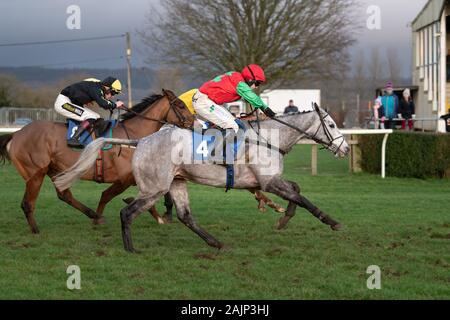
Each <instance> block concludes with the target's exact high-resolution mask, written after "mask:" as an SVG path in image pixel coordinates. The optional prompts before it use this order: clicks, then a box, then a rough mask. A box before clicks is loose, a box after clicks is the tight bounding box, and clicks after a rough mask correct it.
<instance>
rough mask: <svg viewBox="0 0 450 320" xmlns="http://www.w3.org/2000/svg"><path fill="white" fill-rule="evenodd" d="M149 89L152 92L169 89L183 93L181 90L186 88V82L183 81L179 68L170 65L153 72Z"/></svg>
mask: <svg viewBox="0 0 450 320" xmlns="http://www.w3.org/2000/svg"><path fill="white" fill-rule="evenodd" d="M151 89H152V91H153V92H161V90H162V89H170V90H173V91H174V92H175V93H176V94H181V93H183V90H186V84H185V83H184V81H183V75H182V71H181V69H180V68H170V67H167V68H160V69H158V70H157V71H156V72H155V74H154V78H153V81H152V88H151Z"/></svg>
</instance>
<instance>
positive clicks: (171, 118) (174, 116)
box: [162, 89, 195, 128]
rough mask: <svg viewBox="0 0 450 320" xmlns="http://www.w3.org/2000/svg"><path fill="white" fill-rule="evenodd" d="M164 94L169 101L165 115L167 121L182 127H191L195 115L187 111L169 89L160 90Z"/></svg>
mask: <svg viewBox="0 0 450 320" xmlns="http://www.w3.org/2000/svg"><path fill="white" fill-rule="evenodd" d="M162 92H163V94H164V96H165V97H166V98H167V100H168V101H169V106H170V111H169V113H168V115H167V122H169V123H172V124H175V125H178V126H181V127H184V128H192V126H193V125H194V121H195V116H194V115H193V114H192V113H191V112H190V111H189V109H188V108H187V107H186V105H185V104H184V102H183V101H181V100H180V99H178V97H177V96H176V95H175V94H174V93H173V92H172V91H170V90H164V89H163V90H162Z"/></svg>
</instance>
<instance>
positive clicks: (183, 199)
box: [170, 180, 223, 249]
mask: <svg viewBox="0 0 450 320" xmlns="http://www.w3.org/2000/svg"><path fill="white" fill-rule="evenodd" d="M170 195H171V196H172V199H173V201H174V202H175V206H176V209H177V215H178V219H179V220H180V221H181V222H182V223H183V224H184V225H185V226H187V227H188V228H189V229H191V230H192V231H194V232H195V233H196V234H197V235H198V236H199V237H200V238H202V239H203V240H204V241H205V242H206V243H207V244H208V245H209V246H211V247H214V248H217V249H222V248H223V245H222V244H221V243H220V242H219V241H218V240H217V239H216V238H214V237H213V236H212V235H210V234H209V233H208V232H206V231H205V230H203V229H202V228H201V227H200V226H199V225H197V223H196V222H195V220H194V218H193V217H192V213H191V209H190V208H189V196H188V192H187V187H186V182H185V181H182V180H174V181H173V182H172V186H171V187H170Z"/></svg>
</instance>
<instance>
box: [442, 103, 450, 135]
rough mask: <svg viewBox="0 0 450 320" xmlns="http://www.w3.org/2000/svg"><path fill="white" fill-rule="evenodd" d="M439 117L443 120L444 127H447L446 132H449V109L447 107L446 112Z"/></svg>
mask: <svg viewBox="0 0 450 320" xmlns="http://www.w3.org/2000/svg"><path fill="white" fill-rule="evenodd" d="M441 119H444V120H445V128H446V129H447V132H450V109H448V113H447V114H446V115H443V116H442V117H441Z"/></svg>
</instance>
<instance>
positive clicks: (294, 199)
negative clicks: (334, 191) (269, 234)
mask: <svg viewBox="0 0 450 320" xmlns="http://www.w3.org/2000/svg"><path fill="white" fill-rule="evenodd" d="M265 189H266V190H265V191H268V192H271V193H274V194H276V195H278V196H280V197H282V198H283V199H285V200H288V201H289V208H288V210H287V212H286V214H285V216H284V217H283V218H281V219H280V221H279V223H278V228H279V229H282V228H284V227H285V226H286V225H287V223H288V222H289V220H290V219H291V218H292V217H293V216H294V215H295V206H294V205H298V206H300V207H302V208H304V209H306V210H308V211H309V212H310V213H311V214H312V215H313V216H315V217H316V218H317V219H319V220H320V221H321V222H322V223H324V224H326V225H329V226H330V227H331V229H333V230H335V231H337V230H339V229H340V228H341V225H340V224H339V222H337V221H335V220H333V219H332V218H331V217H330V216H328V215H327V214H325V213H324V212H323V211H321V210H320V209H319V208H318V207H316V206H315V205H313V204H312V203H311V202H310V201H309V200H308V199H306V198H305V197H303V196H302V195H300V193H299V190H300V189H299V187H298V185H297V184H296V183H294V182H288V181H284V180H281V179H272V181H271V182H270V183H269V184H268V185H267V186H266V188H265Z"/></svg>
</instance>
